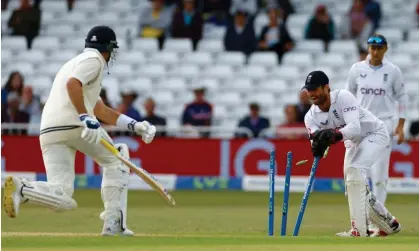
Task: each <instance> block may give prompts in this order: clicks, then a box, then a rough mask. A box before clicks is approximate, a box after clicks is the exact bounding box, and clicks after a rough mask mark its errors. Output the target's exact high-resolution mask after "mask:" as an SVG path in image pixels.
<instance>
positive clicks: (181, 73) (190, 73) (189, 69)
mask: <svg viewBox="0 0 419 251" xmlns="http://www.w3.org/2000/svg"><path fill="white" fill-rule="evenodd" d="M199 74H200V71H199V67H198V66H196V65H193V64H184V65H177V66H175V67H173V68H172V69H171V70H170V72H169V73H168V75H169V76H171V77H183V78H188V79H192V78H196V77H198V76H199Z"/></svg>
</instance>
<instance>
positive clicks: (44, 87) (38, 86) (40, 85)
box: [25, 76, 53, 96]
mask: <svg viewBox="0 0 419 251" xmlns="http://www.w3.org/2000/svg"><path fill="white" fill-rule="evenodd" d="M52 83H53V79H52V78H50V77H47V76H41V77H29V78H28V79H26V81H25V84H27V85H30V86H32V88H33V92H34V94H35V95H38V96H42V95H44V94H48V93H49V91H50V90H51V87H52Z"/></svg>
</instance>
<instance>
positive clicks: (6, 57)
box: [1, 49, 14, 65]
mask: <svg viewBox="0 0 419 251" xmlns="http://www.w3.org/2000/svg"><path fill="white" fill-rule="evenodd" d="M12 60H14V56H13V53H12V51H11V50H7V49H2V50H1V63H2V65H3V64H4V63H5V62H10V61H12Z"/></svg>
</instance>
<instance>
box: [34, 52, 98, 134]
mask: <svg viewBox="0 0 419 251" xmlns="http://www.w3.org/2000/svg"><path fill="white" fill-rule="evenodd" d="M105 65H106V61H105V59H104V58H103V57H102V55H101V54H100V53H99V51H98V50H96V49H92V48H86V49H84V51H83V53H81V54H79V55H78V56H76V57H74V58H73V59H71V60H69V61H68V62H67V63H65V64H64V65H63V66H62V67H61V69H60V70H59V71H58V73H57V75H56V77H55V79H54V82H53V84H52V88H51V91H50V93H49V96H48V99H47V102H46V104H45V107H44V110H43V112H42V118H41V134H44V133H48V132H53V131H64V130H69V129H73V128H76V127H79V126H83V124H82V123H81V121H80V119H79V114H78V112H77V111H76V108H75V107H74V105H73V104H72V103H71V100H70V97H69V95H68V92H67V82H68V80H69V79H70V78H76V79H78V80H79V81H80V82H81V83H82V85H83V86H82V88H83V96H84V104H85V106H86V110H87V112H88V114H89V115H90V116H92V117H94V113H93V110H94V107H95V105H96V102H97V101H98V100H99V99H100V96H99V95H100V90H101V88H102V86H101V85H102V75H103V70H104V67H105Z"/></svg>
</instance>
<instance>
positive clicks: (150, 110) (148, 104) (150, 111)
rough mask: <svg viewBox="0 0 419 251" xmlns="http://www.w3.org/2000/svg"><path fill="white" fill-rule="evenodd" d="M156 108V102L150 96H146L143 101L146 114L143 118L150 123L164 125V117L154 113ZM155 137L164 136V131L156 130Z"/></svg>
mask: <svg viewBox="0 0 419 251" xmlns="http://www.w3.org/2000/svg"><path fill="white" fill-rule="evenodd" d="M155 108H156V103H155V102H154V100H153V99H152V98H148V99H146V100H145V102H144V109H145V112H146V115H145V117H144V120H146V121H148V122H150V123H151V124H153V125H155V126H166V119H165V118H163V117H161V116H158V115H156V114H155V112H154V110H155ZM156 136H157V137H166V131H165V130H157V132H156Z"/></svg>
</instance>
